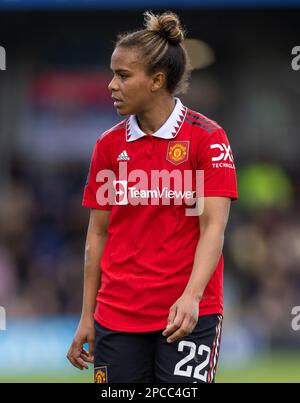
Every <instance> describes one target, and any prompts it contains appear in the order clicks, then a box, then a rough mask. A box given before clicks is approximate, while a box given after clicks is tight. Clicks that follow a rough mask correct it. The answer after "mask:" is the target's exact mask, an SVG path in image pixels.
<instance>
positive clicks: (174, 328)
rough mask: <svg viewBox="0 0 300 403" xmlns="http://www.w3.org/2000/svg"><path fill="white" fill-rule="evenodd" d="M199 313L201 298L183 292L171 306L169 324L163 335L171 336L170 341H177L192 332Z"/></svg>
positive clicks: (168, 340)
mask: <svg viewBox="0 0 300 403" xmlns="http://www.w3.org/2000/svg"><path fill="white" fill-rule="evenodd" d="M198 314H199V299H197V298H195V297H194V296H192V295H190V294H185V293H183V294H182V295H181V297H180V298H178V300H177V301H176V302H175V303H174V304H173V305H172V306H171V308H170V313H169V316H168V324H167V327H166V329H165V330H164V331H163V333H162V334H163V336H169V337H168V339H167V342H168V343H172V342H174V341H177V340H179V339H181V338H183V337H185V336H187V335H188V334H190V333H192V331H193V330H194V328H195V326H196V324H197V322H198Z"/></svg>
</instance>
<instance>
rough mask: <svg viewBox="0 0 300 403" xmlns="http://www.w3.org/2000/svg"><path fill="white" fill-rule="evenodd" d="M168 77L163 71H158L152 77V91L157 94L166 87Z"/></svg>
mask: <svg viewBox="0 0 300 403" xmlns="http://www.w3.org/2000/svg"><path fill="white" fill-rule="evenodd" d="M165 82H166V75H165V73H163V72H162V71H158V72H156V73H154V74H153V76H152V86H151V91H152V92H156V91H159V90H160V89H161V88H163V87H164V86H165Z"/></svg>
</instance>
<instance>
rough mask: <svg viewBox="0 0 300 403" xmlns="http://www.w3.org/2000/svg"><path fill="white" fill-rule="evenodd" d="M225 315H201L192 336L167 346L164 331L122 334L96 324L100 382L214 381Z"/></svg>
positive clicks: (95, 373) (95, 351)
mask: <svg viewBox="0 0 300 403" xmlns="http://www.w3.org/2000/svg"><path fill="white" fill-rule="evenodd" d="M222 319H223V318H222V315H217V314H213V315H205V316H200V317H199V320H198V323H197V325H196V327H195V329H194V330H193V332H192V333H191V334H189V335H188V336H186V337H184V338H183V339H181V340H178V341H176V342H172V343H167V337H165V336H163V335H162V332H163V330H164V329H161V330H157V331H153V332H142V333H133V332H130V333H129V332H120V331H116V330H110V329H108V328H106V327H104V326H102V325H100V324H99V323H97V322H95V348H94V357H95V361H94V375H95V382H96V383H203V382H204V383H211V382H214V378H215V373H216V368H217V363H218V356H219V349H220V340H221V332H222Z"/></svg>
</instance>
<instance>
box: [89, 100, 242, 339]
mask: <svg viewBox="0 0 300 403" xmlns="http://www.w3.org/2000/svg"><path fill="white" fill-rule="evenodd" d="M121 165H122V169H121V170H120V166H121ZM125 165H126V168H125V169H124V166H125ZM174 170H175V171H176V173H177V174H178V175H179V176H180V175H182V176H181V178H183V177H184V172H196V170H203V171H204V189H203V191H204V197H206V196H225V197H230V198H231V199H232V200H235V199H237V198H238V193H237V181H236V173H235V166H234V160H233V156H232V152H231V149H230V145H229V142H228V139H227V136H226V133H225V132H224V130H223V129H222V128H221V127H220V126H219V125H218V124H217V123H216V122H214V121H212V120H210V119H208V118H207V117H205V116H203V115H201V114H200V113H198V112H194V111H192V110H190V109H189V108H187V107H185V106H184V105H182V103H181V101H180V100H179V99H178V98H176V106H175V108H174V110H173V112H172V114H171V115H170V117H169V118H168V120H167V121H166V122H165V123H164V125H163V126H162V127H161V128H160V129H159V130H158V131H156V132H155V133H152V134H151V135H149V134H146V133H144V132H142V131H141V129H140V128H139V126H138V124H137V120H136V117H135V116H134V115H131V116H129V117H128V118H127V119H126V120H124V121H123V122H121V123H119V124H117V125H116V126H114V127H113V128H111V129H110V130H108V131H106V132H105V133H103V134H102V135H101V136H100V138H99V139H98V140H97V142H96V144H95V147H94V151H93V155H92V160H91V164H90V170H89V175H88V180H87V184H86V186H85V189H84V195H83V202H82V204H83V206H85V207H90V208H96V209H110V210H111V215H110V220H109V228H108V238H107V243H106V246H105V249H104V252H103V256H102V259H101V262H100V266H101V271H102V273H101V286H100V289H99V291H98V295H97V308H96V311H95V316H94V317H95V320H96V321H98V322H99V323H100V324H102V325H103V326H105V327H107V328H110V329H112V330H119V331H127V332H145V331H154V330H159V329H163V328H165V326H166V324H167V318H168V314H169V309H170V307H171V305H173V303H174V302H175V301H176V300H177V299H178V298H179V297H180V296H181V295H182V293H183V291H184V289H185V287H186V284H187V282H188V280H189V277H190V274H191V271H192V268H193V263H194V255H195V250H196V246H197V243H198V240H199V236H200V230H199V216H198V215H188V214H186V211H187V204H186V200H187V199H188V198H189V197H190V196H191V194H190V193H188V191H187V192H186V193H184V192H183V193H181V195H180V196H179V199H180V197H181V201H182V202H181V203H176V202H175V201H174V197H173V196H174V193H175V192H174V188H175V185H174V183H175V180H174V181H172V180H171V181H170V186H169V188H168V187H167V186H164V185H165V183H164V180H165V176H166V175H168V174H170V173H172V172H173V173H174ZM103 172H104V173H105V175H102V174H103ZM153 172H154V175H153V177H152V174H153ZM158 172H163V174H162V177H163V179H162V180H160V181H157V182H156V185H157V189H154V190H153V186H152V185H151V186H150V185H149V183H150V182H151V179H153V178H154V179H155V178H157V176H158ZM110 173H111V177H110ZM125 174H127V176H126V175H125ZM164 175H165V176H164ZM104 177H105V178H104ZM195 186H196V185H195V180H194V179H193V185H192V192H194V191H195ZM111 187H113V190H114V193H113V192H112V193H110V197H108V194H109V189H110V188H111ZM103 189H104V190H105V191H104V190H103ZM149 189H150V190H151V192H150V191H149ZM160 192H161V193H160ZM162 193H164V194H165V195H166V198H169V200H170V202H169V204H164V203H163V202H162V198H161V196H162ZM178 194H179V193H177V195H178ZM183 194H184V201H183V198H182V195H183ZM193 195H195V193H193ZM155 198H156V202H153V200H154V199H155ZM152 199H153V200H152ZM190 206H191V205H189V208H190ZM200 220H201V216H200ZM99 269H100V268H99ZM212 313H216V314H222V313H223V255H222V256H221V257H220V260H219V262H218V264H217V266H216V269H215V271H214V274H213V275H212V277H211V279H210V281H209V283H208V285H207V287H206V289H205V292H204V295H203V298H202V300H201V301H200V304H199V315H200V316H201V315H206V314H212Z"/></svg>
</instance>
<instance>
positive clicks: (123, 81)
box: [108, 47, 153, 115]
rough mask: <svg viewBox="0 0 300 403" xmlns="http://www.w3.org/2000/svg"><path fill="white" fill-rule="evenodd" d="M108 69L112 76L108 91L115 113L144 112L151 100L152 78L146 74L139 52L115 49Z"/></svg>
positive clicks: (135, 49) (132, 49) (133, 49)
mask: <svg viewBox="0 0 300 403" xmlns="http://www.w3.org/2000/svg"><path fill="white" fill-rule="evenodd" d="M110 67H111V70H112V72H113V74H114V76H113V79H112V80H111V82H110V83H109V85H108V89H109V91H110V92H111V95H112V98H113V100H114V107H115V108H116V109H117V112H118V113H119V114H120V115H132V114H138V113H142V112H145V111H146V110H147V107H149V106H150V105H149V104H150V103H151V101H152V98H153V92H152V91H151V89H152V88H153V77H151V76H150V75H148V74H147V73H146V71H145V65H144V64H143V63H141V54H140V52H139V50H138V49H137V48H123V47H117V48H116V49H115V50H114V52H113V54H112V56H111V66H110Z"/></svg>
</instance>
